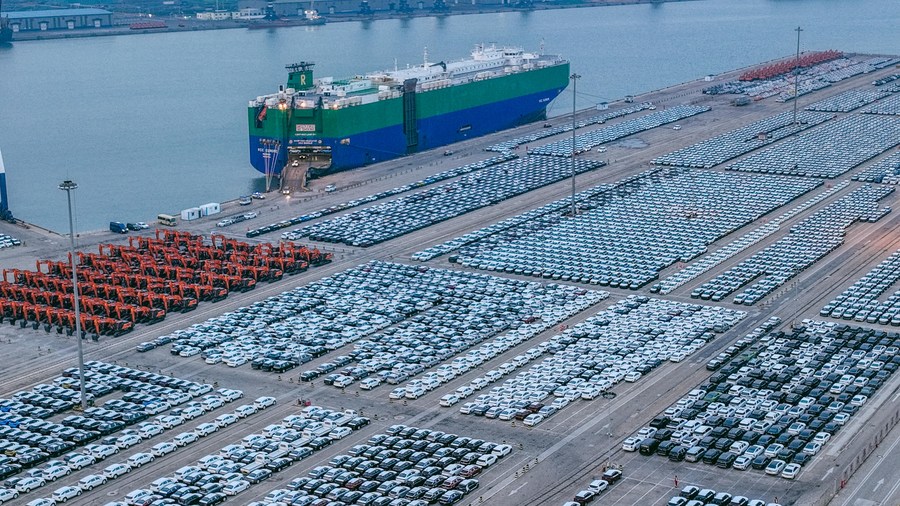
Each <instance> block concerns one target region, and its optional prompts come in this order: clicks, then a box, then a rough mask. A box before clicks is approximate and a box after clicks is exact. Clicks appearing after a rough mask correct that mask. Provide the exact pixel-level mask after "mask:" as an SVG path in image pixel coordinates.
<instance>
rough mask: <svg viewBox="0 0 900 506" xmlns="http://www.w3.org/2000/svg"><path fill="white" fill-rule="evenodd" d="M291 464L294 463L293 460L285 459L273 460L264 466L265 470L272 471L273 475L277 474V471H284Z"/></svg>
mask: <svg viewBox="0 0 900 506" xmlns="http://www.w3.org/2000/svg"><path fill="white" fill-rule="evenodd" d="M293 463H294V461H293V460H291V459H287V458H280V459H275V460H273V461H271V462H269V463H268V464H266V469H268V470H270V471H272V472H273V473H277V472H278V471H281V470H282V469H285V468H286V467H288V466H290V465H291V464H293Z"/></svg>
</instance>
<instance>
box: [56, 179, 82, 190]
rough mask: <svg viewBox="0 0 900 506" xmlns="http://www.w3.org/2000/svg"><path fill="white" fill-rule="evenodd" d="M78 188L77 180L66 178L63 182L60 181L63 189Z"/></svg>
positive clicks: (60, 187)
mask: <svg viewBox="0 0 900 506" xmlns="http://www.w3.org/2000/svg"><path fill="white" fill-rule="evenodd" d="M77 188H78V183H76V182H75V181H72V180H69V179H66V180H65V181H63V182H62V183H59V189H60V190H63V191H72V190H75V189H77Z"/></svg>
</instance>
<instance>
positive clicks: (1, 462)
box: [0, 362, 230, 488]
mask: <svg viewBox="0 0 900 506" xmlns="http://www.w3.org/2000/svg"><path fill="white" fill-rule="evenodd" d="M101 369H102V370H103V371H106V372H112V371H113V370H115V371H117V372H118V373H120V374H122V375H123V376H116V375H111V374H106V373H105V372H101V371H100V370H101ZM77 373H78V370H77V369H74V368H73V369H67V370H66V371H64V372H63V375H62V376H60V377H57V378H55V379H54V380H53V381H52V383H51V384H39V385H36V386H35V387H34V388H33V389H32V390H31V391H20V392H16V393H14V394H13V395H12V396H11V398H10V399H0V413H2V415H0V448H2V449H3V455H0V479H5V478H10V477H13V479H15V477H16V476H17V475H19V474H20V473H22V472H23V471H24V470H27V469H32V468H36V467H37V466H40V465H44V468H46V467H47V465H48V464H47V462H48V461H50V459H51V458H54V457H59V456H61V455H63V454H66V453H67V452H72V451H73V450H75V449H76V448H77V447H79V446H83V445H88V446H85V448H84V450H85V453H92V452H90V451H87V450H89V449H90V446H91V445H89V443H92V442H95V441H98V440H100V438H105V439H103V441H102V442H103V445H105V446H109V445H112V446H113V447H115V446H116V444H117V443H118V446H120V447H121V446H122V445H123V444H127V442H130V441H132V440H134V439H136V440H137V441H140V440H141V439H142V438H146V437H152V436H153V435H156V434H157V433H156V432H153V429H151V428H149V427H150V426H153V427H158V426H157V424H156V423H151V422H148V421H146V420H147V419H148V418H149V417H150V416H151V415H155V414H159V413H162V412H164V411H166V410H169V409H170V408H172V407H174V406H175V405H178V404H184V403H186V402H188V401H190V400H191V399H192V397H193V395H197V396H200V395H203V394H208V393H209V392H210V391H211V390H212V387H211V386H209V385H200V384H197V383H194V382H187V381H184V380H179V379H177V378H172V377H169V376H159V380H160V381H159V384H150V383H142V382H139V381H137V380H134V379H131V378H129V377H125V376H126V375H127V374H131V375H132V377H145V376H144V375H146V374H149V373H146V372H141V371H136V370H134V369H129V368H121V367H119V366H112V365H110V364H104V363H101V362H89V363H88V364H87V370H86V376H87V377H88V379H89V381H88V382H87V383H86V391H87V392H88V394H87V395H88V396H89V397H88V401H89V404H90V407H88V408H87V409H86V410H84V411H82V412H79V413H77V414H76V413H74V412H73V413H71V414H69V415H68V416H65V417H63V418H61V419H58V420H56V421H50V420H48V418H50V417H51V416H53V415H56V414H65V413H66V412H69V411H70V410H71V409H72V408H74V407H75V406H76V405H78V404H80V393H79V390H78V381H77V378H75V376H77ZM141 388H145V389H146V391H140V389H141ZM116 390H126V391H127V392H126V393H125V394H124V395H123V396H122V397H121V398H119V399H111V400H107V401H105V402H104V403H103V404H102V405H101V406H97V405H95V403H96V402H97V401H98V399H99V398H101V397H102V396H105V395H108V394H110V393H112V392H113V391H116ZM228 392H230V391H228ZM214 397H218V394H217V395H216V396H214ZM229 400H230V399H229ZM203 402H204V404H200V403H198V404H199V406H197V407H195V406H187V407H186V408H185V411H186V412H187V413H188V414H190V413H193V412H194V411H196V410H198V409H199V410H200V412H201V413H202V412H203V408H204V407H206V408H209V409H214V407H219V406H221V405H222V404H224V402H225V401H223V400H219V401H218V402H215V401H214V400H213V399H212V398H210V399H204V400H203ZM179 409H180V408H179ZM177 414H179V413H176V412H175V411H174V410H173V411H172V412H170V414H169V415H160V417H165V416H168V417H169V418H173V416H171V415H177ZM136 424H140V425H136ZM127 427H130V428H127ZM135 427H138V428H135ZM129 432H130V433H132V434H129ZM114 434H117V435H118V436H116V435H114ZM119 437H121V441H118V438H119ZM127 446H131V445H130V444H128V445H127ZM127 446H126V447H127ZM77 455H78V453H77V452H76V453H72V454H70V455H69V456H77ZM93 457H95V458H103V457H105V455H103V456H100V455H93ZM44 468H41V469H32V470H33V471H34V474H40V473H41V472H42V469H44ZM29 472H31V471H29ZM11 485H12V486H11V487H10V488H13V487H14V486H15V484H14V483H13V484H11Z"/></svg>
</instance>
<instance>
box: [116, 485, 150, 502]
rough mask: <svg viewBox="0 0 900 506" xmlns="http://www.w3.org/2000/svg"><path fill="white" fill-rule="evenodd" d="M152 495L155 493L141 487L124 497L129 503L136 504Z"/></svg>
mask: <svg viewBox="0 0 900 506" xmlns="http://www.w3.org/2000/svg"><path fill="white" fill-rule="evenodd" d="M151 495H153V492H151V491H149V490H147V489H145V488H139V489H137V490H132V491H131V492H129V493H128V494H127V495H126V496H125V497H123V498H122V499H123V500H124V501H125V502H126V503H128V504H135V503H138V502H140V501H141V500H142V499H145V498H147V497H149V496H151Z"/></svg>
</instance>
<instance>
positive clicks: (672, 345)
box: [457, 295, 744, 425]
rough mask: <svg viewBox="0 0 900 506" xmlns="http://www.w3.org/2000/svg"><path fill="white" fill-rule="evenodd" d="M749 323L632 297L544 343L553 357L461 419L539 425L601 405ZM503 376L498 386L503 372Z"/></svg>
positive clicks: (720, 312)
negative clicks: (611, 393)
mask: <svg viewBox="0 0 900 506" xmlns="http://www.w3.org/2000/svg"><path fill="white" fill-rule="evenodd" d="M743 316H744V314H743V312H741V311H733V310H729V309H725V308H720V307H709V306H700V305H697V304H686V303H681V302H674V301H666V300H660V299H650V298H648V297H645V296H637V295H634V296H629V297H628V298H626V299H623V300H621V301H619V302H617V303H615V304H613V305H612V306H611V307H609V308H608V309H606V310H605V311H603V312H600V313H598V314H597V315H595V316H593V317H591V318H589V319H587V320H585V321H584V322H582V323H579V324H578V325H576V326H574V327H572V328H571V329H566V330H565V331H563V332H562V333H561V334H559V335H556V336H554V337H552V338H550V339H548V340H547V341H545V342H543V343H541V344H540V345H539V346H538V347H537V350H536V351H537V352H538V353H548V354H552V356H551V357H549V358H546V359H544V360H543V361H541V362H539V363H537V364H535V365H533V366H532V367H530V368H528V369H526V370H524V371H522V372H520V373H519V374H517V375H515V376H513V377H511V378H509V379H507V380H506V381H504V382H503V383H502V384H501V385H500V386H497V387H493V388H491V389H490V390H489V391H487V393H485V394H481V395H479V396H477V397H475V398H474V399H473V400H472V401H471V402H467V403H465V404H463V405H462V407H461V408H460V412H462V413H464V414H472V415H481V416H485V417H487V418H497V419H500V420H516V419H518V420H523V421H524V422H526V425H536V424H538V423H540V422H541V421H543V420H544V419H545V418H547V417H549V416H552V415H553V414H554V413H556V412H557V411H559V410H561V409H563V408H565V407H566V406H568V405H569V404H570V403H572V402H574V401H576V400H579V399H584V400H593V399H596V398H598V397H601V396H602V395H603V393H604V392H606V391H608V390H610V389H611V388H613V387H614V386H615V385H616V384H618V383H620V382H623V381H624V382H635V381H638V380H639V379H640V378H641V377H643V376H644V375H647V374H649V373H650V372H651V371H652V370H653V369H654V368H655V367H658V366H660V365H662V364H663V363H666V362H669V361H671V362H680V361H682V360H685V359H686V358H687V357H688V356H689V355H690V354H692V353H693V352H695V351H696V350H698V349H700V348H701V347H703V346H704V345H705V344H706V343H707V342H708V341H710V340H712V339H714V338H715V334H716V333H718V332H724V331H725V330H727V329H729V328H730V327H731V326H733V325H734V324H736V323H737V322H738V321H740V320H741V319H742V318H743ZM538 353H535V354H534V356H530V355H528V352H526V355H525V356H523V358H522V360H521V364H519V363H515V359H514V361H513V364H514V365H516V366H524V365H525V363H527V361H528V360H529V359H532V358H537V357H538V356H540V355H539V354H538ZM513 364H511V366H512V365H513ZM514 369H515V367H509V368H508V372H512V371H513V370H514ZM498 371H499V372H498V374H497V375H496V376H497V379H499V377H500V376H502V373H503V371H504V370H503V369H502V366H501V368H500V369H498ZM485 377H487V376H485ZM479 385H480V383H478V379H476V380H473V381H472V382H471V383H470V385H469V387H470V390H473V391H474V390H477V389H480V388H483V386H484V385H482V386H479ZM485 385H486V383H485ZM460 393H461V390H457V395H458V394H460ZM551 398H552V401H551V400H549V399H551ZM529 417H530V418H529Z"/></svg>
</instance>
